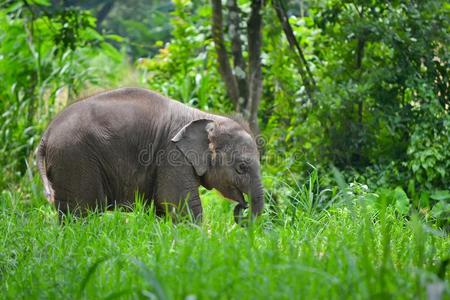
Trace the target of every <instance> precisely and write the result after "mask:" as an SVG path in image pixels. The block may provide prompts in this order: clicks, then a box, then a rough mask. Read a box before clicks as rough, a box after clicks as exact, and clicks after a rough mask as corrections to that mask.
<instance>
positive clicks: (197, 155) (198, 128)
mask: <svg viewBox="0 0 450 300" xmlns="http://www.w3.org/2000/svg"><path fill="white" fill-rule="evenodd" d="M214 127H215V123H214V121H212V120H208V119H200V120H195V121H192V122H190V123H189V124H187V125H186V126H184V127H183V128H181V129H180V131H179V132H178V133H177V134H176V135H175V136H174V137H173V138H172V142H174V143H175V145H176V146H177V148H178V149H180V151H181V152H182V153H183V154H184V156H185V157H186V159H187V160H188V161H189V162H190V163H191V164H192V166H193V167H194V169H195V172H196V173H197V175H198V176H203V175H204V174H205V173H206V170H207V168H208V158H209V157H210V151H211V150H210V140H209V133H210V132H211V131H212V129H213V128H214Z"/></svg>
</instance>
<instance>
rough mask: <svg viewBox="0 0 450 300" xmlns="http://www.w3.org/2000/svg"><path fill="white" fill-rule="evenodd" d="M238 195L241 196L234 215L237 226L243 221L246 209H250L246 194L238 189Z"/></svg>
mask: <svg viewBox="0 0 450 300" xmlns="http://www.w3.org/2000/svg"><path fill="white" fill-rule="evenodd" d="M236 191H237V194H238V195H239V197H238V199H237V200H235V201H236V202H238V204H237V205H236V206H235V208H234V211H233V215H234V221H235V222H236V223H237V224H241V223H242V220H243V211H244V209H246V208H248V204H247V202H245V198H244V194H243V193H242V192H241V191H240V190H239V189H238V188H236Z"/></svg>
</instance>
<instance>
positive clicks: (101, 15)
mask: <svg viewBox="0 0 450 300" xmlns="http://www.w3.org/2000/svg"><path fill="white" fill-rule="evenodd" d="M114 4H115V2H114V0H110V1H108V2H106V3H105V4H104V5H103V6H102V8H100V10H99V12H98V13H97V16H96V17H97V31H99V32H100V31H101V29H102V23H103V21H104V20H105V19H106V17H107V16H108V14H109V13H110V12H111V10H112V8H113V7H114Z"/></svg>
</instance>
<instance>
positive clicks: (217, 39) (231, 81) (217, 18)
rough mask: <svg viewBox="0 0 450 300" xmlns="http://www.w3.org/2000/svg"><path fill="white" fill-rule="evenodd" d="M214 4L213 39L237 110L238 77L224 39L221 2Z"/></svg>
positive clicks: (223, 77) (224, 77) (220, 69)
mask: <svg viewBox="0 0 450 300" xmlns="http://www.w3.org/2000/svg"><path fill="white" fill-rule="evenodd" d="M211 4H212V38H213V41H214V46H215V48H216V53H217V59H218V63H219V72H220V75H221V76H222V79H223V81H224V82H225V86H226V88H227V93H228V95H229V97H230V98H231V101H233V104H234V105H235V107H236V109H238V108H239V89H238V84H237V80H236V77H235V76H234V75H233V72H232V69H231V66H230V61H229V60H228V54H227V50H226V48H225V41H224V38H223V25H222V23H223V17H222V2H221V0H211Z"/></svg>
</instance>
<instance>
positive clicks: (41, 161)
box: [36, 135, 55, 203]
mask: <svg viewBox="0 0 450 300" xmlns="http://www.w3.org/2000/svg"><path fill="white" fill-rule="evenodd" d="M46 152H47V141H46V135H44V137H43V138H42V140H41V142H40V143H39V147H38V149H37V152H36V161H37V167H38V170H39V175H40V176H41V179H42V183H43V184H44V192H45V196H46V197H47V200H48V202H50V203H54V202H55V191H54V190H53V188H52V185H51V183H50V180H49V179H48V177H47V166H46V160H45V156H46Z"/></svg>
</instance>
